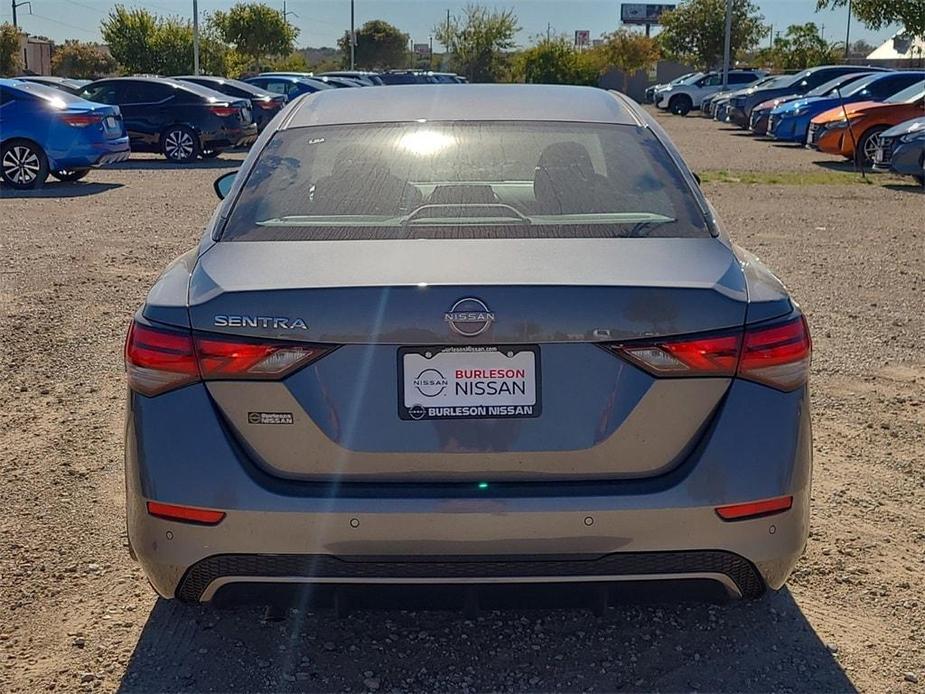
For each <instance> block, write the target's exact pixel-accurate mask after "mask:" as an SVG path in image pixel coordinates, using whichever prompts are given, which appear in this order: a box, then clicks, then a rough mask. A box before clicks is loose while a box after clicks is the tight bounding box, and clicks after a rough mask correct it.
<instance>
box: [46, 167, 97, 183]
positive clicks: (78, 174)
mask: <svg viewBox="0 0 925 694" xmlns="http://www.w3.org/2000/svg"><path fill="white" fill-rule="evenodd" d="M88 173H90V169H62V170H61V171H52V172H51V175H52V176H54V177H55V178H57V179H58V180H59V181H67V182H70V181H79V180H80V179H81V178H83V177H84V176H86V175H87V174H88Z"/></svg>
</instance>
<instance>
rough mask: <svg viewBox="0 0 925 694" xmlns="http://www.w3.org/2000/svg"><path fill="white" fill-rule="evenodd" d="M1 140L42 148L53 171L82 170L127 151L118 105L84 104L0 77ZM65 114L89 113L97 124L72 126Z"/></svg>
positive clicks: (119, 158)
mask: <svg viewBox="0 0 925 694" xmlns="http://www.w3.org/2000/svg"><path fill="white" fill-rule="evenodd" d="M0 90H3V93H4V96H3V101H2V104H0V142H7V141H10V140H13V139H18V138H23V139H27V140H31V141H33V142H35V143H37V144H38V145H39V146H41V147H42V149H43V150H44V152H45V154H46V156H47V157H48V164H49V169H50V170H51V171H57V170H64V169H82V168H89V167H93V166H99V165H102V164H107V163H114V162H117V161H122V160H124V159H127V158H128V156H129V153H130V150H129V138H128V135H127V134H126V131H125V127H124V124H123V120H122V115H121V113H120V111H119V108H118V107H115V106H108V105H105V104H98V103H93V102H90V101H85V100H84V99H81V98H79V97H77V96H74V95H72V94H70V93H67V92H63V91H59V90H57V89H53V88H51V87H46V86H44V85H39V84H34V85H31V86H30V83H25V82H21V81H19V80H6V79H0ZM67 114H92V115H97V116H100V117H101V118H102V119H103V120H102V122H101V123H99V124H93V125H89V126H86V127H73V126H70V125H68V124H67V123H65V122H64V121H63V120H61V116H63V115H67Z"/></svg>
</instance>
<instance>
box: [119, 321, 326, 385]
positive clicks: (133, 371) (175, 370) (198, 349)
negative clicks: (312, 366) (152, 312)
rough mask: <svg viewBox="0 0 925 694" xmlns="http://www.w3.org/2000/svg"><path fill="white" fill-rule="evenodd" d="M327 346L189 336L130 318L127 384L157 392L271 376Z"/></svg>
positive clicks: (309, 359)
mask: <svg viewBox="0 0 925 694" xmlns="http://www.w3.org/2000/svg"><path fill="white" fill-rule="evenodd" d="M331 349H333V348H332V347H328V346H319V345H307V344H300V343H282V342H261V341H257V340H243V339H239V338H232V337H224V336H220V335H208V336H205V335H193V334H191V333H185V332H179V331H175V330H165V329H162V328H153V327H151V326H147V325H142V324H141V323H137V322H133V323H132V325H131V327H130V328H129V331H128V337H127V338H126V341H125V369H126V373H127V375H128V384H129V387H130V388H131V389H132V390H134V391H137V392H139V393H141V394H142V395H157V394H159V393H163V392H165V391H167V390H171V389H173V388H178V387H180V386H184V385H187V384H189V383H193V382H195V381H199V380H218V379H275V378H282V377H283V376H286V375H288V374H290V373H292V372H293V371H295V370H296V369H298V368H300V367H302V366H305V365H306V364H308V363H310V362H312V361H315V360H316V359H319V358H320V357H322V356H323V355H324V354H326V353H327V352H329V351H331Z"/></svg>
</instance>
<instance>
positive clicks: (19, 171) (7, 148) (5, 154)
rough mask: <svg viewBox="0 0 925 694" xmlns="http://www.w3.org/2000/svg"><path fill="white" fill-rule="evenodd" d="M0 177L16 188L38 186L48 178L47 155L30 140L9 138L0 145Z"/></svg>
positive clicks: (23, 188) (27, 188) (26, 188)
mask: <svg viewBox="0 0 925 694" xmlns="http://www.w3.org/2000/svg"><path fill="white" fill-rule="evenodd" d="M0 177H2V178H3V182H4V183H5V184H6V185H8V186H10V187H11V188H16V189H17V190H29V189H30V188H38V187H39V186H41V185H42V184H44V183H45V180H46V179H47V178H48V157H46V156H45V152H44V151H43V150H42V148H41V147H39V146H38V145H37V144H36V143H34V142H32V141H31V140H10V141H9V142H4V143H3V146H2V147H0Z"/></svg>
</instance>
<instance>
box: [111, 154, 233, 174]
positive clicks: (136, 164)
mask: <svg viewBox="0 0 925 694" xmlns="http://www.w3.org/2000/svg"><path fill="white" fill-rule="evenodd" d="M239 166H241V160H240V159H223V158H222V157H216V158H215V159H196V160H195V161H191V162H187V163H186V164H175V163H174V162H171V161H167V160H166V159H163V158H160V159H129V160H128V161H124V162H121V163H119V164H113V165H112V166H111V167H109V168H111V169H115V170H124V171H172V170H174V169H180V170H184V169H187V170H188V169H233V168H237V167H239Z"/></svg>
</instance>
